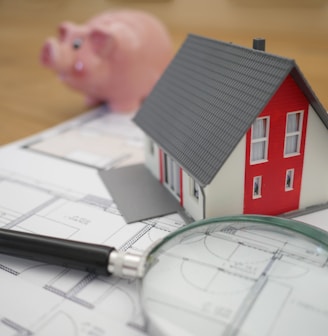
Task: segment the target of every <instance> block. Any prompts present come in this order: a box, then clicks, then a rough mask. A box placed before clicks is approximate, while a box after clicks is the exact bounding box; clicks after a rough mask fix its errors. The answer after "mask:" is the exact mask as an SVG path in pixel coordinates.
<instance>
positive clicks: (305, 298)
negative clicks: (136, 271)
mask: <svg viewBox="0 0 328 336" xmlns="http://www.w3.org/2000/svg"><path fill="white" fill-rule="evenodd" d="M241 218H242V219H241V220H237V221H236V220H235V219H233V220H229V219H220V220H210V221H203V222H199V223H196V224H193V225H191V226H190V227H186V228H185V229H183V230H180V231H178V232H176V233H174V234H171V235H170V236H168V238H167V239H165V240H164V241H163V242H162V243H161V244H160V245H158V246H156V247H155V248H154V249H153V250H152V251H151V252H150V254H149V256H148V265H147V272H146V274H145V276H144V278H143V280H142V289H141V303H142V306H143V309H144V313H145V315H146V318H147V323H148V331H149V332H150V333H151V334H153V335H179V336H183V335H206V336H209V335H255V336H256V335H259V336H263V335H271V336H273V335H280V336H281V335H298V336H300V335H306V336H308V335H310V334H311V335H326V332H327V330H328V310H327V302H328V281H327V279H328V267H327V260H328V253H327V251H328V249H327V247H326V246H327V245H325V242H326V241H327V234H326V233H324V234H323V231H318V230H316V229H313V228H310V229H309V227H308V226H305V225H304V224H302V223H298V222H294V221H289V220H280V219H276V220H275V221H276V222H275V223H273V222H272V220H265V219H264V220H263V218H262V219H261V220H259V219H258V218H256V217H253V218H250V217H241ZM277 224H278V225H277ZM295 225H298V226H297V227H298V229H297V230H296V231H299V232H296V231H295V230H293V228H295ZM303 225H304V226H303ZM308 230H310V231H308ZM318 234H321V235H322V234H323V236H321V238H320V239H321V240H322V241H318V240H317V239H315V238H316V237H314V236H316V235H318Z"/></svg>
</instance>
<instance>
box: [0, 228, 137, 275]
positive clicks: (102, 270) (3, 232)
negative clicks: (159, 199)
mask: <svg viewBox="0 0 328 336" xmlns="http://www.w3.org/2000/svg"><path fill="white" fill-rule="evenodd" d="M0 253H3V254H7V255H11V256H15V257H21V258H26V259H31V260H36V261H41V262H45V263H49V264H54V265H59V266H64V267H68V268H73V269H78V270H83V271H87V272H91V273H96V274H99V275H111V274H115V275H118V276H121V277H124V276H126V277H135V276H137V268H139V264H140V256H139V255H133V254H122V253H120V252H117V251H116V249H115V248H114V247H111V246H105V245H98V244H89V243H83V242H79V241H72V240H67V239H61V238H53V237H47V236H42V235H37V234H31V233H25V232H19V231H14V230H7V229H0Z"/></svg>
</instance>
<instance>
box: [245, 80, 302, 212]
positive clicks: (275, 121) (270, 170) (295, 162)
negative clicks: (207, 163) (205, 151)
mask: <svg viewBox="0 0 328 336" xmlns="http://www.w3.org/2000/svg"><path fill="white" fill-rule="evenodd" d="M308 105H309V104H308V101H307V99H306V97H305V96H304V94H303V93H302V91H301V90H300V89H299V87H298V86H297V84H296V83H295V81H294V80H293V78H292V77H291V76H290V75H289V76H288V77H287V78H286V80H285V81H284V82H283V84H282V85H281V87H280V88H279V89H278V91H277V92H276V94H275V95H274V96H273V98H272V99H271V101H270V102H269V104H268V105H267V106H266V108H265V109H264V110H263V112H262V113H261V114H260V116H261V117H262V116H270V126H269V127H270V128H269V147H268V161H267V162H264V163H260V164H253V165H251V164H250V144H251V130H249V131H248V132H247V135H246V162H245V195H244V213H259V214H267V215H277V214H281V213H284V212H287V211H291V210H295V209H298V207H299V199H300V187H301V179H302V170H303V159H304V145H305V137H306V127H307V119H308ZM300 110H303V111H304V114H303V124H302V139H301V147H300V153H301V154H300V155H297V156H293V157H289V158H284V142H285V128H286V115H287V113H288V112H296V111H300ZM291 168H294V169H295V173H294V174H295V175H294V189H293V190H291V191H285V177H286V170H287V169H291ZM255 176H262V192H261V194H262V197H261V198H257V199H253V197H252V196H253V178H254V177H255Z"/></svg>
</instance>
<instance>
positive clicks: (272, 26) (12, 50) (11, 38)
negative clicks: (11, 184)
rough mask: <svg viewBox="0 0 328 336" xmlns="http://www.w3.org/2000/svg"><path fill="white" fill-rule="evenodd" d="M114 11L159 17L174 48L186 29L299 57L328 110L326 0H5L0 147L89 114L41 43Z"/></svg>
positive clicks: (0, 21)
mask: <svg viewBox="0 0 328 336" xmlns="http://www.w3.org/2000/svg"><path fill="white" fill-rule="evenodd" d="M115 8H138V9H142V10H145V11H148V12H151V13H153V14H155V15H156V16H158V17H159V18H160V19H161V20H162V21H163V22H164V23H165V24H166V25H167V27H168V29H169V31H170V34H171V36H172V39H173V42H174V47H175V49H176V50H177V49H178V48H179V46H180V45H181V43H182V42H183V40H184V38H185V37H186V35H187V34H188V33H195V34H199V35H204V36H208V37H213V38H217V39H221V40H224V41H231V42H234V43H238V44H241V45H244V46H251V45H252V39H253V38H254V37H264V38H266V45H267V48H266V49H267V51H268V52H270V53H274V54H279V55H283V56H286V57H290V58H294V59H295V60H296V61H297V63H298V65H299V66H300V68H301V70H302V71H303V73H304V75H305V76H306V78H307V80H308V81H309V82H310V84H311V86H312V88H313V89H314V91H315V92H316V94H317V96H318V97H319V99H320V100H321V102H322V103H323V105H324V106H325V107H326V108H327V109H328V3H327V1H325V0H308V1H307V0H302V1H294V0H285V1H274V0H266V1H260V0H230V1H229V0H199V1H197V0H158V1H155V0H153V1H151V0H148V1H145V0H144V1H137V0H130V1H123V0H121V1H118V0H117V1H101V0H79V1H78V0H0V145H3V144H6V143H9V142H12V141H14V140H18V139H20V138H23V137H26V136H29V135H32V134H34V133H36V132H39V131H41V130H44V129H46V128H49V127H51V126H54V125H56V124H58V123H60V122H63V121H65V120H68V119H70V118H73V117H75V116H78V115H80V114H82V113H83V112H85V111H87V107H86V106H85V105H84V99H83V97H82V95H81V94H80V93H77V92H74V91H72V90H71V89H69V88H68V87H67V86H65V85H64V84H63V83H61V82H60V81H59V80H58V78H57V77H56V75H55V74H54V73H52V72H51V71H50V70H48V69H45V68H43V67H42V66H41V65H40V62H39V53H40V49H41V46H42V44H43V42H44V40H45V39H46V38H47V37H49V36H51V35H55V34H56V28H57V26H58V24H59V23H60V22H61V21H63V20H70V21H74V22H77V23H82V22H84V21H85V20H87V19H89V18H90V17H91V16H93V15H96V14H98V13H100V12H103V11H105V10H111V9H115Z"/></svg>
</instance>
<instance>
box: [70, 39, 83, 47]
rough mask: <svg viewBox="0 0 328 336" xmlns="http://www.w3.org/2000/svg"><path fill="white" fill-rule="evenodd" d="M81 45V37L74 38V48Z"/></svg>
mask: <svg viewBox="0 0 328 336" xmlns="http://www.w3.org/2000/svg"><path fill="white" fill-rule="evenodd" d="M81 45H82V39H79V38H77V39H75V40H74V41H73V43H72V46H73V48H74V49H79V48H80V47H81Z"/></svg>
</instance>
